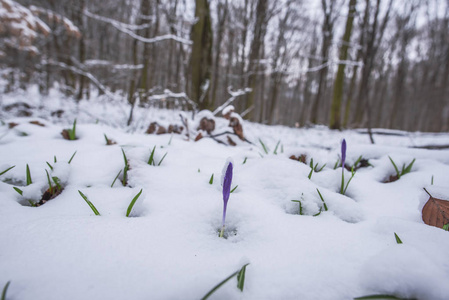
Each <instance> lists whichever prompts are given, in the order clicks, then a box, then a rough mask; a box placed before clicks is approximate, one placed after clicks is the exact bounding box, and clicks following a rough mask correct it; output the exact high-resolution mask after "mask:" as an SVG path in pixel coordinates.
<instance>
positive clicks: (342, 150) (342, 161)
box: [341, 139, 346, 168]
mask: <svg viewBox="0 0 449 300" xmlns="http://www.w3.org/2000/svg"><path fill="white" fill-rule="evenodd" d="M345 161H346V140H345V139H343V142H341V167H342V168H344V167H345Z"/></svg>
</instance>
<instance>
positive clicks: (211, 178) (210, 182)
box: [209, 173, 214, 184]
mask: <svg viewBox="0 0 449 300" xmlns="http://www.w3.org/2000/svg"><path fill="white" fill-rule="evenodd" d="M213 183H214V173H212V176H211V177H210V179H209V184H213Z"/></svg>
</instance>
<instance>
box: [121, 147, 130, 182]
mask: <svg viewBox="0 0 449 300" xmlns="http://www.w3.org/2000/svg"><path fill="white" fill-rule="evenodd" d="M122 153H123V160H124V161H125V167H124V168H123V181H122V183H123V186H126V183H127V182H128V170H129V164H128V158H127V157H126V154H125V151H124V150H123V149H122Z"/></svg>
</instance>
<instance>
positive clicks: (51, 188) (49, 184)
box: [45, 169, 53, 194]
mask: <svg viewBox="0 0 449 300" xmlns="http://www.w3.org/2000/svg"><path fill="white" fill-rule="evenodd" d="M45 173H47V181H48V189H49V191H50V194H53V186H52V185H51V180H50V174H48V171H47V169H45Z"/></svg>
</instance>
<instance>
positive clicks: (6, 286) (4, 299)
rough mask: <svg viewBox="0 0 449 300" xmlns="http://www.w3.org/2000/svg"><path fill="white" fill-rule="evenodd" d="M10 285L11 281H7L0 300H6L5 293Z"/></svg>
mask: <svg viewBox="0 0 449 300" xmlns="http://www.w3.org/2000/svg"><path fill="white" fill-rule="evenodd" d="M10 283H11V281H8V282H7V283H6V284H5V286H4V287H3V291H2V299H1V300H6V293H7V292H8V287H9V284H10Z"/></svg>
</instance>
